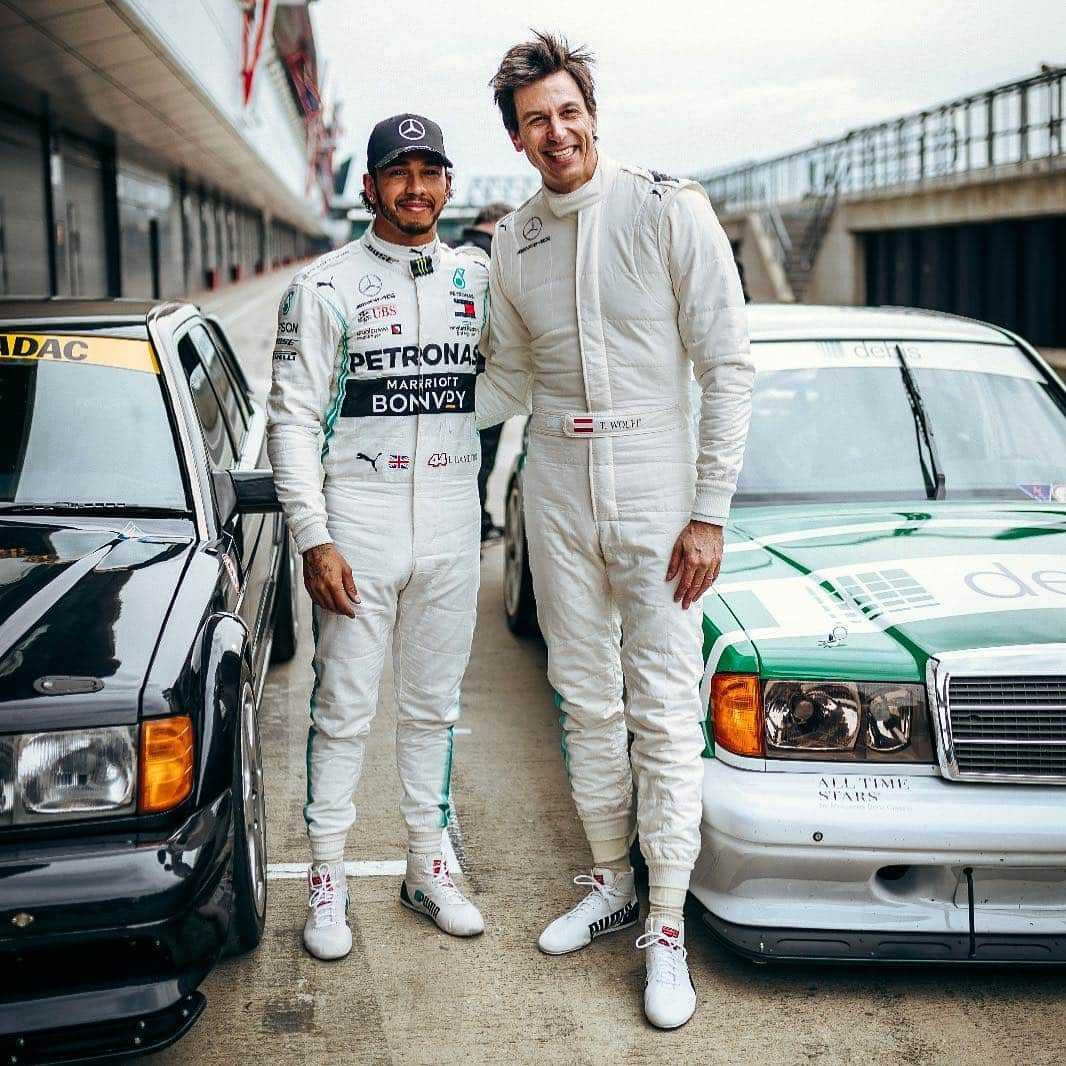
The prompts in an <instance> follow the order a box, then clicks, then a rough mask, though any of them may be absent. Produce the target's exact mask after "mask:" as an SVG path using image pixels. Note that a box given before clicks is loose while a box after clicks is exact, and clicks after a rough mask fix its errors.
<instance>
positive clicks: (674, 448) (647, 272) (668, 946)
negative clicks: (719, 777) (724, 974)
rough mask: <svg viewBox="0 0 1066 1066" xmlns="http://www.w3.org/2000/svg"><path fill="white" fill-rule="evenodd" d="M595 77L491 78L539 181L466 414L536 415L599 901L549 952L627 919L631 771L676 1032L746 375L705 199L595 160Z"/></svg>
mask: <svg viewBox="0 0 1066 1066" xmlns="http://www.w3.org/2000/svg"><path fill="white" fill-rule="evenodd" d="M590 63H591V57H590V56H589V54H588V53H587V52H583V51H573V50H571V49H570V48H569V47H568V45H567V43H566V41H565V40H563V39H562V38H558V37H553V36H550V35H546V34H537V35H536V39H535V40H533V41H530V42H528V43H524V44H520V45H516V46H515V47H514V48H512V49H510V51H508V53H507V54H506V55H505V56H504V58H503V61H502V62H501V64H500V68H499V71H498V72H497V74H496V76H495V78H494V79H493V88H494V90H495V98H496V102H497V104H498V105H499V107H500V110H501V112H502V115H503V120H504V125H505V126H506V128H507V131H508V134H509V135H510V138H511V141H512V143H513V145H514V147H515V149H516V150H518V151H520V152H524V153H525V155H526V157H527V158H528V159H529V161H530V162H531V163H532V164H533V165H534V166H535V167H536V168H537V170H538V171H539V172H540V174H541V177H542V179H543V184H542V187H541V188H540V190H539V191H538V192H537V193H536V194H535V195H534V196H533V197H532V198H531V199H530V200H528V201H527V202H526V203H525V204H523V205H522V206H521V207H519V208H518V209H517V210H516V211H515V212H514V213H513V214H512V215H510V216H508V217H506V218H504V219H502V220H501V221H500V222H499V223H498V225H497V230H496V236H495V240H494V243H493V255H492V266H491V271H490V307H491V310H490V335H491V338H492V351H490V352H489V353H488V360H487V370H486V373H485V374H484V375H482V377H481V378H480V379H479V381H478V392H477V415H478V426H479V427H481V426H486V425H490V424H492V423H494V422H497V421H499V420H501V419H503V418H507V417H509V416H511V415H513V414H515V413H519V412H522V411H524V410H527V409H528V406H529V404H530V402H531V405H532V420H531V423H530V432H529V445H528V454H527V462H526V466H525V471H524V481H523V494H524V501H525V521H526V531H527V538H528V544H529V552H530V564H531V568H532V573H533V584H534V591H535V593H536V600H537V607H538V614H539V619H540V625H541V628H542V630H543V632H544V635H545V638H546V640H547V644H548V676H549V680H550V681H551V683H552V685H553V686H554V687H555V689H556V691H557V692H558V693H559V696H560V697H561V701H562V702H561V710H562V724H563V730H564V732H563V748H564V753H565V756H566V761H567V768H568V770H569V773H570V780H571V787H572V791H573V795H574V800H575V804H576V806H577V809H578V813H579V815H580V817H581V819H582V823H583V825H584V828H585V832H586V835H587V837H588V839H589V843H590V846H591V850H592V858H593V868H592V875H591V877H589V876H587V875H584V876H582V877H579V878H578V879H577V881H578V883H579V884H583V885H587V886H588V887H589V888H590V889H591V891H590V892H589V894H588V896H586V897H585V899H583V900H582V901H581V902H580V903H579V904H578V905H577V906H576V907H575V908H574V909H573V910H571V911H569V912H568V913H566V914H564V915H563V916H562V917H560V918H558V919H556V920H555V921H554V922H552V923H551V924H550V925H549V926H548V927H547V928H546V929H545V930H544V932H543V934H542V935H541V938H540V942H539V943H540V947H541V950H543V951H545V952H547V953H549V954H562V953H564V952H569V951H575V950H577V949H579V948H582V947H584V946H585V945H587V944H588V943H590V942H591V940H592V939H593V938H594V937H596V936H598V935H600V934H602V933H606V932H610V931H613V930H615V929H621V928H625V927H627V926H630V925H632V924H633V923H635V922H636V921H637V919H638V905H637V897H636V894H635V892H634V888H633V872H632V869H631V868H630V864H629V841H630V837H631V830H632V826H633V812H632V807H633V797H632V779H633V772H634V771H635V776H636V784H637V796H638V803H637V826H638V829H639V834H640V844H641V848H642V850H643V853H644V855H645V857H646V859H647V862H648V869H649V883H650V890H651V891H650V896H651V911H650V914H649V916H648V919H647V923H646V926H645V930H646V931H645V935H644V936H642V937H641V938H639V940H638V941H637V943H638V946H640V947H644V948H647V954H646V956H645V961H646V968H647V982H646V986H645V994H644V1007H645V1012H646V1014H647V1017H648V1019H649V1020H650V1021H651V1022H652V1023H653V1024H655V1025H657V1026H660V1027H663V1028H672V1027H674V1026H677V1025H682V1024H684V1022H686V1021H687V1020H688V1019H689V1017H691V1015H692V1012H693V1010H694V1009H695V1004H696V994H695V990H694V988H693V986H692V983H691V979H690V977H689V974H688V969H687V963H686V953H685V948H684V921H683V912H682V907H683V905H684V900H685V895H686V891H687V888H688V882H689V877H690V875H691V871H692V867H693V864H694V863H695V860H696V856H697V854H698V851H699V845H700V818H701V812H702V800H701V793H702V782H703V765H702V760H701V755H702V752H703V749H704V746H705V736H704V732H703V722H704V720H705V708H703V707H702V706H701V705H700V699H699V685H700V680H701V675H702V670H703V657H702V626H701V623H702V615H701V611H700V609H699V602H700V597H701V596H702V595H703V593H704V592H705V591H706V590H707V589H708V588H709V587H710V584H711V583H712V582H713V581H714V579H715V577H716V576H717V574H718V569H719V566H720V563H721V555H722V550H723V545H722V539H723V538H722V526H723V524H724V523H725V521H726V518H727V515H728V512H729V505H730V500H731V498H732V495H733V491H734V489H735V486H736V481H737V477H738V475H739V472H740V466H741V459H742V456H743V448H744V441H745V439H746V435H747V427H748V420H749V415H750V404H751V386H752V377H753V373H752V364H751V361H750V357H749V354H748V337H747V323H746V315H745V311H744V300H743V296H742V294H741V288H740V282H739V279H738V277H737V270H736V266H735V263H734V261H733V256H732V251H731V248H730V245H729V242H728V240H727V239H726V237H725V234H724V233H723V231H722V229H721V226H720V225H719V224H718V221H717V219H716V218H715V215H714V212H713V210H712V209H711V205H710V203H709V202H708V200H707V197H706V195H705V194H704V192H703V190H702V189H701V188H700V187H699V186H698V185H696V184H695V183H693V182H682V181H675V180H673V179H670V178H666V177H664V176H663V175H660V174H656V173H654V172H650V171H646V170H643V169H641V168H636V167H629V166H623V165H620V164H618V163H615V162H613V161H611V160H609V159H608V158H606V157H605V156H604V155H603V154H602V153H600V152H599V151H598V150H597V147H596V143H595V131H596V104H595V97H594V90H593V82H592V77H591V73H590ZM693 374H695V380H696V382H697V384H698V386H699V393H700V394H701V401H700V412H699V441H698V447H697V446H696V445H694V443H693V440H692V430H691V418H690V412H689V408H690V394H691V392H692V379H693ZM690 608H692V609H690ZM623 692H624V702H623ZM627 724H628V728H629V730H631V731H632V733H633V745H632V764H631V762H630V756H629V754H628V753H627Z"/></svg>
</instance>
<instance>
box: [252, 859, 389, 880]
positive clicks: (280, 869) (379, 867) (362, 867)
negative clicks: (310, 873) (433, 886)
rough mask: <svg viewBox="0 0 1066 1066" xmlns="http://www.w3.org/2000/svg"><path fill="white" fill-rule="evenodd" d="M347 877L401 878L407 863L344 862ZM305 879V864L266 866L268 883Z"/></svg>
mask: <svg viewBox="0 0 1066 1066" xmlns="http://www.w3.org/2000/svg"><path fill="white" fill-rule="evenodd" d="M344 872H345V873H346V874H347V875H348V876H349V877H403V875H404V874H405V873H406V872H407V863H406V862H405V861H404V860H403V859H397V860H382V861H380V862H346V863H345V864H344ZM305 877H307V863H306V862H272V863H270V864H268V866H267V880H268V881H302V880H303V879H304V878H305Z"/></svg>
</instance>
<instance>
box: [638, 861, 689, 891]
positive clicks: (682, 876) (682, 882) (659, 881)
mask: <svg viewBox="0 0 1066 1066" xmlns="http://www.w3.org/2000/svg"><path fill="white" fill-rule="evenodd" d="M691 879H692V867H691V866H678V865H677V864H676V863H671V862H649V863H648V884H649V886H650V885H655V886H656V887H657V888H678V889H680V890H681V891H682V892H687V891H688V883H689V881H690V880H691Z"/></svg>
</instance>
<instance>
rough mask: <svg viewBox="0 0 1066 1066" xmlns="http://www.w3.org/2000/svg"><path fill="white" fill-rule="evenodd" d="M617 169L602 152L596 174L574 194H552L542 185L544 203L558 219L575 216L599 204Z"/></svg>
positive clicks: (597, 163)
mask: <svg viewBox="0 0 1066 1066" xmlns="http://www.w3.org/2000/svg"><path fill="white" fill-rule="evenodd" d="M615 169H616V168H615V165H614V164H613V163H612V162H611V161H610V160H609V159H607V158H606V157H605V156H604V154H603V152H600V153H599V156H598V158H597V161H596V171H595V173H594V174H593V175H592V177H591V178H589V180H588V181H586V182H585V184H584V185H582V186H581V188H579V189H575V190H574V191H573V192H552V191H551V189H549V188H548V187H547V186H546V185H542V186H541V193H542V194H543V196H544V202H545V203H546V204H547V205H548V210H549V211H551V213H552V214H553V215H554V216H555V217H556V218H565V217H566V216H567V215H573V214H575V213H576V212H578V211H581V210H582V209H584V208H586V207H590V206H591V205H592V204H594V203H597V202H598V201H599V200H600V199H601V198H602V196H603V193H604V190H605V189H606V188H607V185H608V183H609V181H610V179H611V176H612V174H613V171H614V170H615Z"/></svg>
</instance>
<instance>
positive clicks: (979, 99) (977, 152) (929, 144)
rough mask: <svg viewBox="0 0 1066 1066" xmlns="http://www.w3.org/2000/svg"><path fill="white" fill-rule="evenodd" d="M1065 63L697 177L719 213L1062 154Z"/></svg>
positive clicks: (1064, 149)
mask: <svg viewBox="0 0 1066 1066" xmlns="http://www.w3.org/2000/svg"><path fill="white" fill-rule="evenodd" d="M1064 96H1066V67H1054V68H1045V69H1043V70H1042V71H1041V72H1040V73H1039V74H1037V75H1035V76H1033V77H1031V78H1026V79H1024V80H1022V81H1015V82H1010V83H1009V84H1005V85H999V86H996V87H995V88H993V89H988V90H986V91H985V92H980V93H975V94H974V95H972V96H967V97H963V98H962V99H958V100H952V101H951V102H949V103H946V104H941V105H939V106H938V107H934V108H929V109H927V110H924V111H917V112H914V113H912V114H909V115H903V116H902V117H900V118H898V119H892V120H890V121H888V122H882V123H879V124H877V125H875V126H867V127H864V128H862V129H857V130H852V131H851V132H849V133H847V134H845V136H843V137H840V138H838V139H837V140H833V141H824V142H821V143H819V144H816V145H813V146H812V147H810V148H804V149H801V150H799V151H796V152H789V153H788V154H786V155H780V156H777V157H775V158H773V159H766V160H762V161H759V162H752V163H745V164H742V165H740V166H733V167H728V168H724V169H722V170H717V171H712V172H711V173H708V174H704V175H702V176H700V177H699V179H698V180H699V181H700V183H701V184H702V185H703V187H704V188H705V189H706V190H707V193H708V195H709V196H710V198H711V202H712V203H713V204H714V205H715V207H716V209H717V210H718V211H719V212H729V211H744V210H762V209H764V208H766V207H768V206H769V205H770V204H795V203H802V202H803V201H804V200H807V199H809V198H811V197H817V198H823V197H827V196H832V197H833V198H834V199H835V198H838V197H842V196H851V195H854V194H856V193H863V192H870V191H873V190H877V189H885V188H889V187H891V186H895V185H911V184H922V183H924V182H928V181H937V180H944V179H947V178H950V177H952V176H956V175H962V174H967V173H971V172H973V171H978V170H986V169H988V168H991V167H1000V166H1008V165H1012V164H1019V163H1027V162H1030V161H1032V160H1037V159H1050V158H1054V157H1056V156H1063V155H1066V130H1064V128H1063V120H1064V108H1063V105H1064Z"/></svg>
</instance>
